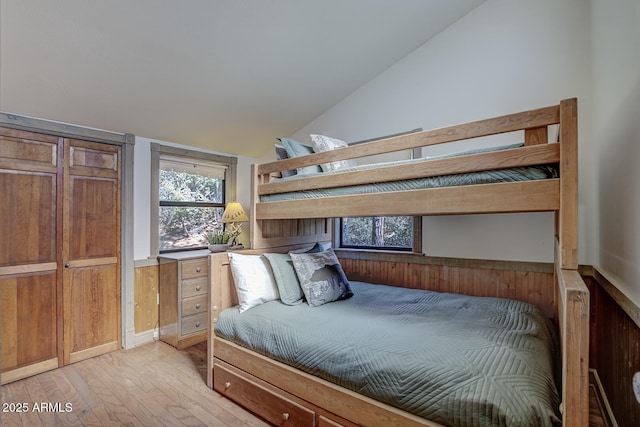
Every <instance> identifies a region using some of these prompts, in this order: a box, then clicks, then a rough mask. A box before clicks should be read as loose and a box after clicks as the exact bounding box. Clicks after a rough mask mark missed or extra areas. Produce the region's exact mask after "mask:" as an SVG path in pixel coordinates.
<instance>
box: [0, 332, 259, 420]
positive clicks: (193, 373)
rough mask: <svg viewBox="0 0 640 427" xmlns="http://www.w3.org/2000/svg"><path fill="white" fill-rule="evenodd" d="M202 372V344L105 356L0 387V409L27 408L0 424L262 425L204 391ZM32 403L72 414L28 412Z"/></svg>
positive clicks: (2, 417) (160, 345)
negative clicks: (67, 409) (15, 405)
mask: <svg viewBox="0 0 640 427" xmlns="http://www.w3.org/2000/svg"><path fill="white" fill-rule="evenodd" d="M206 366H207V362H206V345H202V344H201V345H197V346H194V347H191V348H189V349H187V350H185V351H181V352H178V351H176V350H175V349H174V348H173V347H171V346H169V345H167V344H165V343H162V342H154V343H151V344H147V345H144V346H141V347H137V348H134V349H132V350H126V351H125V350H121V351H116V352H112V353H109V354H105V355H102V356H99V357H96V358H93V359H89V360H85V361H82V362H78V363H75V364H73V365H69V366H65V367H63V368H60V369H56V370H53V371H50V372H46V373H43V374H40V375H36V376H33V377H30V378H27V379H24V380H21V381H16V382H14V383H10V384H7V385H4V386H2V390H1V392H0V393H1V396H0V402H1V403H2V408H0V410H1V409H10V408H5V406H7V405H8V404H11V403H22V402H24V403H26V404H27V406H28V409H29V410H28V412H26V413H23V414H16V413H7V412H0V425H2V426H3V427H9V426H29V427H31V426H41V425H43V426H80V425H82V426H84V425H86V426H101V425H104V426H120V425H127V426H141V425H146V426H164V425H167V426H267V424H265V423H264V422H263V421H261V420H260V419H258V418H256V417H255V416H253V415H252V414H251V413H249V412H247V411H245V410H244V409H242V408H240V407H239V406H237V405H236V404H234V403H233V402H231V401H230V400H228V399H226V398H224V397H222V396H220V395H219V394H218V393H216V392H214V391H213V390H211V389H209V388H207V385H206ZM40 402H47V403H52V404H54V405H55V403H59V405H58V408H55V407H54V408H52V409H54V410H56V409H58V410H60V409H61V410H62V411H64V410H65V404H66V403H70V404H71V407H72V410H71V411H70V412H57V413H52V412H34V409H35V410H38V409H41V408H40V406H41V405H40ZM34 406H35V407H34Z"/></svg>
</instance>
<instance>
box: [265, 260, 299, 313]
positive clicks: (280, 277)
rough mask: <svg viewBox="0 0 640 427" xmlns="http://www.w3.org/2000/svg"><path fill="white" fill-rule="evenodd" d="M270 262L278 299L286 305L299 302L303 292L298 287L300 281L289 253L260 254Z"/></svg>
mask: <svg viewBox="0 0 640 427" xmlns="http://www.w3.org/2000/svg"><path fill="white" fill-rule="evenodd" d="M262 256H263V257H264V258H266V259H267V260H268V261H269V264H271V270H272V271H273V277H274V278H275V279H276V286H278V292H280V300H281V301H282V302H283V303H285V304H287V305H296V304H300V303H301V302H302V300H303V299H304V293H303V292H302V288H301V287H300V281H299V280H298V276H297V275H296V270H295V269H294V268H293V261H291V256H290V255H289V254H271V253H266V254H262Z"/></svg>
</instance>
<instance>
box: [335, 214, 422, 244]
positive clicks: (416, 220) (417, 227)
mask: <svg viewBox="0 0 640 427" xmlns="http://www.w3.org/2000/svg"><path fill="white" fill-rule="evenodd" d="M400 216H406V217H409V218H412V219H413V223H412V226H413V230H412V236H413V238H412V241H411V247H398V246H370V245H346V244H344V239H343V236H344V235H343V234H342V226H343V221H344V220H345V218H337V220H336V221H335V223H334V226H335V228H336V233H335V240H336V247H338V248H340V249H366V250H374V251H394V252H421V251H422V247H421V245H420V244H419V243H418V244H416V243H417V242H416V240H419V238H417V237H418V236H421V234H422V224H421V223H422V217H421V216H410V215H400ZM382 217H383V218H389V217H390V216H382ZM359 218H370V219H371V220H372V221H373V218H375V217H373V216H369V217H359Z"/></svg>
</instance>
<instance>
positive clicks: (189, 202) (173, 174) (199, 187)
mask: <svg viewBox="0 0 640 427" xmlns="http://www.w3.org/2000/svg"><path fill="white" fill-rule="evenodd" d="M151 150H152V176H153V178H152V186H154V185H155V186H156V188H155V189H154V190H153V191H152V195H153V196H152V221H151V222H152V226H151V227H152V228H151V240H152V245H151V246H152V253H162V252H171V251H181V250H191V249H203V248H206V247H207V241H206V239H205V234H206V233H209V232H213V231H216V230H221V229H222V228H223V224H222V222H221V218H222V214H223V212H224V207H225V204H226V203H227V201H229V200H233V199H235V184H234V181H235V166H236V162H237V159H236V158H234V157H226V156H219V155H214V154H209V153H204V152H198V151H192V150H183V149H177V148H174V147H166V146H161V145H159V144H152V147H151ZM229 196H231V197H229ZM154 219H157V220H156V221H154ZM154 248H156V249H157V250H156V252H154Z"/></svg>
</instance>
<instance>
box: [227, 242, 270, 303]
mask: <svg viewBox="0 0 640 427" xmlns="http://www.w3.org/2000/svg"><path fill="white" fill-rule="evenodd" d="M229 263H230V265H231V274H232V275H233V281H234V282H235V286H236V293H237V294H238V302H239V303H240V313H242V312H243V311H247V310H248V309H250V308H251V307H255V306H257V305H260V304H263V303H265V302H268V301H273V300H277V299H279V298H280V294H279V293H278V287H277V286H276V281H275V279H274V277H273V273H272V272H271V266H270V265H269V261H268V260H266V259H264V258H262V257H261V256H260V255H242V254H237V253H233V252H229Z"/></svg>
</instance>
